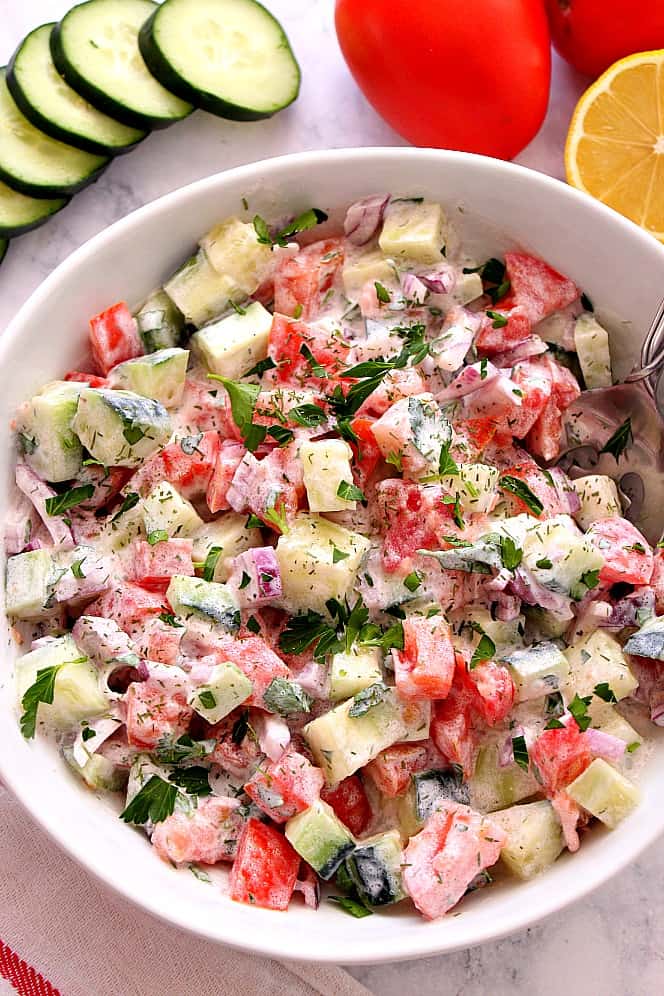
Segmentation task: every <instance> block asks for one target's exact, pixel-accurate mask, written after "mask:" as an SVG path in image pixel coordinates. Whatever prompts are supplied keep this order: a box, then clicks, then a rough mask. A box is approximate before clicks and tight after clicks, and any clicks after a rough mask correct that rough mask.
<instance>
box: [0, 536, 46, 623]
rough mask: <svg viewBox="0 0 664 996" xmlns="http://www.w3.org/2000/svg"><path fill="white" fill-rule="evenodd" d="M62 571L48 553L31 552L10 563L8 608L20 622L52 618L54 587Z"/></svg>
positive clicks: (7, 586)
mask: <svg viewBox="0 0 664 996" xmlns="http://www.w3.org/2000/svg"><path fill="white" fill-rule="evenodd" d="M58 575H59V572H58V571H56V569H55V564H54V562H53V558H52V556H51V555H50V553H49V552H48V550H29V551H28V552H27V553H17V554H16V556H14V557H9V558H8V560H7V584H6V587H5V609H6V611H7V614H8V615H10V616H15V617H16V618H17V619H41V618H44V617H46V616H49V615H52V614H53V612H54V611H55V609H56V608H57V607H56V606H55V605H54V604H53V598H52V595H53V588H54V585H55V582H56V580H57V578H58Z"/></svg>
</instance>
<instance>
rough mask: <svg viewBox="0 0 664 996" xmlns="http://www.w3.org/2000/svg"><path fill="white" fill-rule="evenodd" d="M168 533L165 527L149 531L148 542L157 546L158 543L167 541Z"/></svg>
mask: <svg viewBox="0 0 664 996" xmlns="http://www.w3.org/2000/svg"><path fill="white" fill-rule="evenodd" d="M167 542H168V533H167V532H166V530H165V529H154V530H153V531H152V532H151V533H148V543H149V544H150V546H156V545H157V543H167Z"/></svg>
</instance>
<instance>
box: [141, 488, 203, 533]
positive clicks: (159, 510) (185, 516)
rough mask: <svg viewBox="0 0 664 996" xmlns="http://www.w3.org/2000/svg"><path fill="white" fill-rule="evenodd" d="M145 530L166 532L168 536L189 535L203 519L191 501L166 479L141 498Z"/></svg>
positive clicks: (197, 527)
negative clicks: (145, 496)
mask: <svg viewBox="0 0 664 996" xmlns="http://www.w3.org/2000/svg"><path fill="white" fill-rule="evenodd" d="M143 522H144V523H145V532H146V534H147V535H148V536H149V535H150V533H154V532H160V531H161V530H163V531H164V532H167V533H168V535H169V536H170V537H181V536H191V535H192V533H195V532H197V531H198V530H199V529H200V528H201V526H202V525H203V520H202V519H201V517H200V516H199V514H198V513H197V511H196V509H195V508H194V506H193V505H192V504H191V502H189V501H187V499H186V498H183V497H182V495H181V494H180V493H179V492H178V491H176V490H175V488H174V487H173V485H172V484H169V482H168V481H162V482H161V484H157V485H156V487H154V488H153V489H152V491H151V492H150V494H149V495H148V496H147V498H144V499H143Z"/></svg>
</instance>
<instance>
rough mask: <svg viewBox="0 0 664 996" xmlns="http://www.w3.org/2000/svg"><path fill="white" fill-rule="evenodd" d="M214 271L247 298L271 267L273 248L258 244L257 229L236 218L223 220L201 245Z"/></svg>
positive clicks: (211, 230)
mask: <svg viewBox="0 0 664 996" xmlns="http://www.w3.org/2000/svg"><path fill="white" fill-rule="evenodd" d="M200 245H201V248H202V249H203V251H204V252H205V255H206V256H207V258H208V259H209V261H210V263H211V264H212V266H213V267H214V269H215V270H216V271H217V273H222V274H224V275H225V276H227V277H230V278H231V279H232V280H233V281H234V282H235V283H236V284H237V285H238V287H240V288H241V289H242V290H243V291H244V292H245V294H246V295H247V296H251V295H252V294H253V293H254V292H255V291H256V290H257V289H258V287H259V286H260V284H262V283H263V281H264V280H265V278H266V277H267V275H268V273H269V271H270V268H271V266H272V259H273V256H272V248H271V246H266V245H263V244H262V243H261V242H259V241H258V236H257V235H256V229H255V228H254V226H253V225H250V224H248V223H247V222H244V221H240V219H239V218H226V220H225V221H222V222H221V223H220V224H219V225H215V226H214V228H212V229H210V231H209V232H208V233H207V235H205V236H203V238H202V239H201V242H200Z"/></svg>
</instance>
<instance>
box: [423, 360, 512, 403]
mask: <svg viewBox="0 0 664 996" xmlns="http://www.w3.org/2000/svg"><path fill="white" fill-rule="evenodd" d="M483 375H484V376H483ZM500 376H501V373H500V370H498V369H496V367H494V365H493V363H490V362H487V363H486V364H485V366H484V367H482V366H481V364H479V363H471V364H470V366H467V367H464V368H463V370H462V371H461V373H460V374H459V375H458V376H457V377H455V378H454V380H453V381H452V383H451V384H448V386H447V387H445V388H443V390H442V391H439V392H438V394H437V395H436V398H437V400H438V401H454V400H455V399H456V398H464V397H465V396H466V395H467V394H473V393H474V392H475V391H479V390H480V388H484V387H487V386H488V385H489V384H491V383H492V382H493V381H494V380H497V378H498V377H500Z"/></svg>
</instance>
